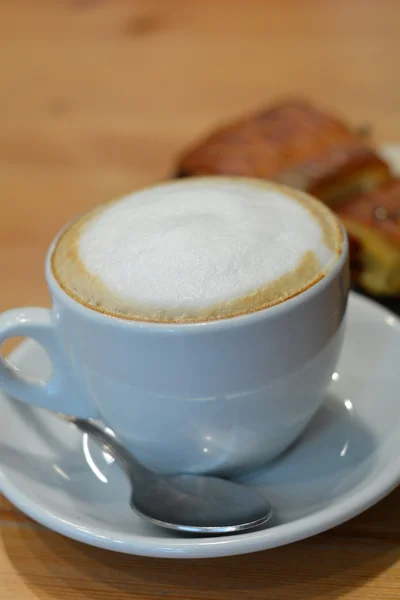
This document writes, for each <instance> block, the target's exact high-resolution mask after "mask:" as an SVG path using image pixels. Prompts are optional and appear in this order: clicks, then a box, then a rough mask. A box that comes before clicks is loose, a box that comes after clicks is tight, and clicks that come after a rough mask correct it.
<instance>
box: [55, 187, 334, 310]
mask: <svg viewBox="0 0 400 600" xmlns="http://www.w3.org/2000/svg"><path fill="white" fill-rule="evenodd" d="M283 190H284V188H280V187H279V186H268V185H264V184H262V183H260V184H257V183H253V184H251V185H250V184H249V182H248V181H247V180H241V179H229V178H227V179H224V178H204V179H201V178H200V179H188V180H180V181H178V182H169V183H168V184H165V185H159V186H156V187H153V188H149V189H144V190H142V191H139V192H136V193H133V194H131V195H129V196H126V197H124V198H122V199H120V200H118V201H116V202H113V203H110V204H108V205H105V206H104V207H102V208H101V210H98V211H96V212H94V213H93V215H92V216H90V218H89V219H86V221H84V222H83V224H82V226H81V228H80V229H79V231H78V230H77V231H78V233H77V234H76V236H77V237H76V239H75V243H76V244H77V255H78V261H81V266H82V268H81V271H84V272H86V274H87V282H86V284H85V285H86V287H85V285H83V284H82V286H81V288H82V289H78V288H79V285H77V284H76V282H77V281H78V279H79V278H75V277H74V274H73V273H72V272H71V271H69V272H68V273H69V274H67V275H66V276H63V273H62V268H58V267H57V262H55V263H54V264H55V270H56V271H57V270H58V272H59V279H61V280H64V281H61V283H63V284H65V287H67V291H70V292H71V293H73V294H75V295H76V296H78V299H80V300H83V301H84V302H85V303H88V304H89V305H92V306H93V307H94V308H100V309H104V311H105V312H107V311H108V312H111V313H113V314H117V315H120V316H121V315H123V316H128V317H130V318H139V319H141V318H143V319H150V320H172V321H173V320H178V321H179V320H196V319H197V320H202V319H203V318H207V317H208V316H209V317H211V318H221V317H227V316H233V315H234V314H238V312H239V313H240V311H241V309H240V308H239V305H240V301H241V299H243V298H245V299H246V298H249V299H250V300H251V298H252V296H254V297H255V296H257V294H258V295H259V293H260V291H262V290H268V289H269V288H270V289H271V290H272V296H271V293H270V294H269V295H268V294H267V296H266V298H267V301H266V300H265V299H264V301H265V302H266V303H267V304H274V303H276V302H280V301H282V300H283V299H285V297H289V296H290V295H293V294H294V293H298V292H299V291H301V289H304V288H305V287H307V286H308V285H310V284H312V283H313V281H315V280H316V279H318V277H319V276H320V275H321V273H324V272H325V271H326V270H327V269H329V267H330V265H331V264H332V261H333V260H334V259H335V257H336V256H337V252H336V249H335V245H334V244H333V245H332V244H331V243H330V242H329V235H328V237H327V235H326V231H327V229H326V228H327V227H328V230H329V227H330V228H331V238H330V239H331V241H332V239H335V238H334V235H335V234H332V232H333V229H332V228H333V227H334V226H336V227H337V223H336V221H334V217H332V216H331V214H330V213H329V211H327V209H325V208H324V207H321V208H320V207H319V206H318V207H317V203H316V202H315V206H316V207H317V208H318V210H319V211H321V210H322V213H321V212H320V213H318V211H317V212H313V211H312V210H310V207H311V208H312V207H313V204H312V203H313V202H314V201H313V200H312V199H308V202H306V203H304V202H301V201H299V199H298V198H297V197H300V196H301V195H300V196H299V194H297V193H296V194H297V196H291V195H289V193H288V191H287V190H286V191H283ZM296 198H297V199H296ZM308 203H311V204H308ZM314 208H315V207H314ZM324 211H325V212H324ZM329 219H331V220H332V222H334V224H332V222H329ZM332 235H333V238H332ZM336 235H337V233H336ZM336 241H337V240H336ZM68 243H71V242H68ZM56 255H57V250H56ZM307 257H312V258H313V260H311V261H309V262H310V265H311V267H310V268H307V269H305V270H304V275H302V274H301V272H300V278H299V277H297V278H296V277H294V279H293V277H292V275H293V274H295V273H296V269H298V268H299V265H301V264H302V261H303V262H304V260H306V259H307ZM306 263H307V260H306ZM59 264H62V265H64V266H65V260H64V259H62V258H61V259H60V261H59ZM307 264H308V263H307ZM80 275H82V273H81V274H80ZM285 277H286V278H288V277H289V279H287V281H290V282H292V283H291V284H290V285H289V288H290V289H287V287H288V286H287V285H286V284H284V286H283V290H282V286H281V287H280V286H279V285H278V286H276V283H277V282H279V281H283V282H285V281H286V280H285ZM290 277H292V279H290ZM66 279H69V281H66ZM293 282H294V283H293ZM296 288H297V289H296ZM274 289H275V290H276V295H277V297H273V295H274V294H273V291H274ZM87 296H92V297H87ZM238 302H239V304H237V303H238ZM246 302H247V301H246V300H245V304H244V311H245V312H246V311H247V305H246ZM235 306H236V308H235ZM248 306H249V307H250V309H251V310H253V308H252V305H251V303H250V304H248ZM259 308H262V306H256V305H254V309H255V310H257V309H259ZM250 309H249V311H250Z"/></svg>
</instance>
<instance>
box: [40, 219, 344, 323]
mask: <svg viewBox="0 0 400 600" xmlns="http://www.w3.org/2000/svg"><path fill="white" fill-rule="evenodd" d="M335 217H336V218H337V221H338V225H339V227H340V230H341V233H342V244H341V253H340V256H339V257H338V259H337V260H336V262H335V264H334V265H333V267H332V268H331V269H330V271H329V272H328V273H327V274H326V275H325V276H324V277H322V278H321V279H319V280H318V281H317V282H316V283H314V284H312V285H310V286H309V287H308V288H307V289H306V290H304V291H301V292H298V293H297V294H296V295H294V296H291V297H290V298H288V299H287V300H284V301H283V302H279V303H278V304H274V305H272V306H267V307H265V308H261V309H260V310H256V311H254V312H251V313H247V314H243V315H236V316H233V317H227V318H223V319H214V320H210V321H193V322H189V323H178V322H176V323H174V322H165V323H164V322H156V321H139V320H135V319H124V318H122V317H117V316H113V315H108V314H106V313H103V312H99V311H96V310H94V309H93V308H90V307H88V306H85V305H84V304H81V303H80V302H78V301H77V300H75V299H74V298H72V296H70V295H69V294H67V292H66V291H65V290H64V289H63V288H62V287H61V285H60V284H59V283H58V281H57V279H56V278H55V276H54V274H53V271H52V268H51V257H52V254H53V251H54V248H55V246H56V243H57V241H58V238H59V237H60V236H61V235H62V233H63V232H64V230H65V229H66V228H67V227H68V226H69V224H67V225H66V226H65V227H64V228H63V229H62V230H61V231H60V232H59V233H58V235H57V236H56V237H55V239H54V240H53V242H52V244H51V245H50V248H49V250H48V252H47V255H46V265H45V274H46V281H47V284H48V286H49V289H50V292H51V294H52V296H54V297H56V298H57V299H58V300H60V301H61V302H62V303H63V304H65V305H66V306H67V307H68V308H69V309H70V310H73V311H76V312H78V313H81V315H82V316H84V317H85V318H86V319H88V320H89V321H92V322H97V323H99V324H101V325H103V326H104V325H105V326H111V327H122V328H124V329H126V328H129V329H133V330H141V331H142V332H143V331H149V332H153V333H169V334H171V333H177V334H180V333H206V332H207V333H210V332H211V331H215V332H216V331H220V330H226V329H229V328H236V327H241V326H247V325H256V324H257V323H258V322H259V321H262V320H264V319H273V318H275V317H279V316H281V315H282V314H284V313H290V312H292V311H293V310H296V308H297V307H298V306H300V305H302V304H304V303H306V302H308V301H310V300H312V299H313V298H314V297H315V296H317V295H318V294H320V293H322V292H323V290H324V289H326V288H327V287H328V286H329V284H330V283H331V282H332V281H333V280H334V279H336V278H337V277H338V275H339V274H340V273H341V271H342V270H343V268H344V267H345V265H346V263H347V259H348V237H347V233H346V230H345V228H344V225H343V223H342V222H341V221H340V219H339V217H337V215H335Z"/></svg>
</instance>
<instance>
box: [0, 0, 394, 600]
mask: <svg viewBox="0 0 400 600" xmlns="http://www.w3.org/2000/svg"><path fill="white" fill-rule="evenodd" d="M399 67H400V2H399V1H398V0H392V1H391V0H335V1H331V0H298V1H296V0H276V1H275V0H269V1H267V0H266V1H262V0H247V1H246V0H241V1H232V0H219V1H218V0H217V1H215V0H214V1H212V0H179V1H178V0H176V1H173V0H158V1H157V0H143V1H134V0H132V1H128V0H125V1H124V0H108V1H107V0H103V1H101V0H97V1H96V0H63V1H61V0H25V1H23V0H0V82H1V84H0V85H1V87H0V276H1V284H0V289H1V294H0V310H5V309H7V308H11V307H14V306H18V305H30V304H33V305H36V304H39V305H48V304H49V299H48V295H47V291H46V286H45V283H44V279H43V260H44V256H45V252H46V248H47V246H48V245H49V243H50V241H51V239H52V237H53V236H54V235H55V233H56V232H57V230H58V229H59V228H60V227H61V226H62V225H63V224H64V223H65V221H67V220H68V219H70V218H71V217H72V216H73V215H75V214H76V213H79V212H82V211H84V210H86V209H88V208H89V207H91V206H93V205H94V204H96V203H98V202H100V201H103V200H106V199H109V198H111V197H113V196H115V195H117V194H121V193H123V192H127V191H129V190H131V189H133V188H136V187H137V186H140V185H142V184H145V183H148V182H151V181H154V180H157V179H160V178H163V177H165V176H167V175H168V173H170V172H171V171H172V169H173V166H174V161H175V160H176V154H177V152H179V151H180V150H181V149H182V148H183V147H185V145H186V144H188V143H191V142H192V141H193V139H194V138H196V136H198V135H201V134H202V133H203V132H205V131H206V130H207V129H208V128H210V127H212V126H214V125H215V124H217V123H220V122H221V121H222V120H228V119H230V118H231V117H234V116H236V115H237V114H239V113H241V112H244V111H247V110H250V109H252V108H255V107H258V106H260V105H262V104H263V103H268V102H269V101H271V100H273V99H275V98H279V97H280V96H282V95H287V94H298V93H301V94H304V95H306V96H309V97H311V98H313V99H314V100H315V101H317V102H318V103H322V104H323V105H325V106H327V107H332V108H335V109H337V110H338V111H339V113H342V114H344V115H346V116H347V117H348V118H349V119H351V120H352V121H353V122H354V123H356V124H357V123H360V124H363V123H371V124H372V125H373V129H374V133H375V138H376V140H377V141H383V140H393V141H396V140H400V68H399ZM9 348H10V345H9V346H7V347H6V348H5V351H7V350H8V349H9ZM239 597H243V598H248V599H255V600H257V599H263V600H317V599H322V598H324V599H327V598H329V599H348V600H356V599H357V600H358V599H364V600H366V599H373V600H389V599H390V600H395V599H399V598H400V491H396V492H394V493H393V494H391V496H390V497H389V498H387V499H386V500H384V501H383V502H381V503H380V504H379V505H378V506H376V507H375V508H373V509H372V510H370V511H368V512H367V513H365V514H364V515H362V516H360V517H359V518H357V519H354V520H353V521H351V522H349V523H347V524H346V525H344V526H342V527H339V528H336V529H335V530H333V531H331V532H328V533H326V534H324V535H320V536H318V537H316V538H314V539H311V540H307V541H305V542H301V543H298V544H295V545H292V546H289V547H286V548H280V549H277V550H272V551H268V552H263V553H259V554H254V555H248V556H242V557H235V558H227V559H214V560H203V561H175V560H168V561H167V560H158V559H147V558H139V557H129V556H123V555H116V554H112V553H109V552H106V551H101V550H97V549H93V548H89V547H85V546H83V545H79V544H78V543H76V542H73V541H70V540H68V539H64V538H62V537H61V536H59V535H57V534H55V533H53V532H50V531H47V530H45V529H44V528H42V527H40V526H39V525H36V524H34V523H32V522H31V521H29V520H28V519H26V518H25V517H24V516H23V515H21V514H20V513H18V512H17V511H16V510H15V509H14V508H13V507H12V506H11V505H10V504H9V503H8V502H7V501H6V500H5V499H1V501H0V599H1V600H34V599H35V600H37V599H39V600H50V599H51V600H53V599H54V600H58V599H60V600H64V599H68V600H69V599H78V600H83V599H89V600H91V599H93V600H127V599H128V598H129V599H143V600H145V599H146V600H147V599H148V600H152V599H155V598H176V599H182V600H191V599H212V600H217V599H218V600H231V599H232V600H233V599H236V598H239Z"/></svg>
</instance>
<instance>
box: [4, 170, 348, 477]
mask: <svg viewBox="0 0 400 600" xmlns="http://www.w3.org/2000/svg"><path fill="white" fill-rule="evenodd" d="M347 263H348V248H347V238H346V235H345V233H344V230H343V228H342V226H341V224H340V222H339V221H338V219H337V218H336V216H335V215H333V213H331V212H330V210H329V209H328V208H327V207H325V206H324V205H322V204H321V203H320V202H318V201H317V200H315V199H314V198H312V197H310V196H308V195H306V194H304V193H302V192H299V191H294V190H291V189H290V188H287V187H284V186H280V185H276V184H272V183H268V182H261V181H258V180H252V179H247V178H229V177H199V178H189V179H183V180H179V181H170V182H166V183H165V182H164V183H162V184H158V185H155V186H152V187H149V188H145V189H143V190H139V191H137V192H134V193H132V194H129V195H128V196H125V197H123V198H120V199H118V200H114V201H111V202H109V203H106V204H104V205H101V206H99V207H96V208H95V209H93V210H92V211H90V212H89V213H87V214H86V215H83V216H80V217H79V218H77V219H76V220H75V221H73V222H72V223H70V224H68V225H67V226H66V228H65V229H64V230H63V231H62V232H61V233H59V235H58V236H57V237H56V239H55V240H54V242H53V243H52V245H51V247H50V249H49V252H48V254H47V258H46V279H47V284H48V288H49V291H50V294H51V299H52V308H51V309H50V310H48V309H45V308H33V307H25V308H18V309H13V310H10V311H7V312H5V313H3V314H2V315H1V316H0V345H1V343H2V342H3V341H5V340H6V339H8V338H10V337H13V336H26V337H30V338H33V339H35V340H36V341H37V342H38V343H39V344H40V345H42V346H43V347H44V348H45V350H46V351H47V353H48V355H49V357H50V360H51V362H52V375H51V376H50V378H49V379H47V380H46V381H36V382H33V381H31V380H28V379H27V378H24V376H23V373H20V371H19V370H18V369H17V368H15V367H14V366H13V365H12V364H10V362H9V361H7V360H4V359H1V358H0V385H1V386H2V387H3V389H4V390H5V391H6V392H8V393H9V394H10V395H12V396H13V397H15V398H17V399H18V400H21V401H24V402H26V403H28V404H32V405H35V406H38V407H41V408H45V409H49V410H52V411H56V412H59V413H65V414H68V415H71V416H75V417H79V418H87V419H90V418H92V419H100V420H101V421H102V422H103V423H104V424H105V425H106V426H107V427H110V428H111V429H112V430H113V431H114V432H115V433H116V435H117V436H118V437H119V438H120V439H121V441H122V442H123V443H124V444H125V445H126V447H127V448H128V449H129V450H130V451H131V452H132V453H133V454H134V456H135V457H136V458H137V459H138V460H139V461H141V462H142V463H143V464H144V465H146V466H147V467H149V468H150V469H153V470H156V471H159V472H165V473H176V472H187V473H217V474H222V475H234V474H235V473H240V472H244V471H248V470H251V469H254V468H258V467H260V466H262V465H263V464H265V463H266V462H268V461H270V460H271V459H273V458H275V457H276V456H278V455H279V454H280V453H281V452H283V451H284V450H285V449H286V448H288V447H289V446H290V445H291V444H292V443H293V442H294V441H295V440H296V438H297V437H298V436H299V435H300V434H301V433H302V432H303V431H304V429H305V428H306V427H307V425H308V423H309V422H310V420H311V419H312V417H313V415H314V414H315V413H316V411H317V410H318V408H319V407H320V406H321V404H322V403H323V399H324V393H325V391H326V388H327V386H328V384H329V382H330V380H331V376H332V373H333V372H334V370H335V366H336V362H337V359H338V355H339V352H340V348H341V344H342V340H343V334H344V323H345V318H344V317H345V311H346V303H347V295H348V287H349V276H348V264H347Z"/></svg>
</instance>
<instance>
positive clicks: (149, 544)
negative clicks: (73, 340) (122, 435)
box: [0, 294, 400, 558]
mask: <svg viewBox="0 0 400 600" xmlns="http://www.w3.org/2000/svg"><path fill="white" fill-rule="evenodd" d="M399 356H400V320H399V319H398V318H397V317H396V316H394V315H393V314H391V313H390V312H389V311H387V310H386V309H384V308H382V307H380V306H379V305H377V304H375V303H373V302H371V301H369V300H365V299H363V298H362V297H360V296H357V295H355V294H352V295H351V298H350V303H349V314H348V331H347V337H346V341H345V347H344V350H343V353H342V357H341V360H340V364H339V367H338V372H337V373H335V374H334V375H333V381H332V386H331V388H330V391H329V394H328V395H327V398H326V402H325V405H324V407H323V408H322V409H321V410H320V412H319V413H318V414H317V416H316V418H315V419H314V421H313V423H312V424H311V426H310V427H309V428H308V430H307V432H306V433H305V434H304V435H303V437H302V438H301V439H300V440H299V441H298V442H297V444H296V445H295V446H294V447H293V448H292V449H291V450H290V451H289V452H287V453H286V454H285V455H284V456H282V457H281V458H280V459H279V460H277V461H276V462H275V463H274V464H273V465H270V466H268V467H265V468H264V469H263V470H261V471H259V472H257V473H255V474H254V473H253V474H251V475H247V476H246V477H245V478H242V479H243V480H245V481H246V483H247V484H248V485H252V486H256V487H257V488H258V489H259V491H261V493H262V494H265V495H266V496H267V497H268V498H269V499H270V501H271V502H272V504H273V506H274V509H275V513H276V516H275V520H274V522H273V524H272V525H271V526H270V527H268V528H265V529H260V530H258V531H254V532H251V533H243V534H239V535H235V536H224V537H214V538H195V537H190V536H188V535H186V536H185V535H183V534H175V533H171V532H166V531H163V530H161V529H158V528H156V527H154V526H152V525H150V524H148V523H146V522H144V521H142V520H141V519H140V517H138V516H137V515H136V514H135V513H133V512H132V510H131V509H130V508H129V505H128V497H129V487H128V484H127V482H126V480H125V477H124V475H123V473H122V472H121V471H120V470H119V468H118V467H117V466H116V465H115V464H113V463H112V459H111V457H109V456H108V455H107V454H105V453H102V452H101V451H100V450H99V449H98V448H97V447H96V446H95V445H94V444H92V443H91V442H89V443H88V440H87V438H86V437H85V436H82V434H81V433H79V432H78V431H77V430H76V429H75V428H74V426H73V425H70V424H68V423H66V422H64V421H62V420H60V419H58V418H57V417H56V416H55V415H53V414H50V413H48V412H46V411H44V410H40V409H33V408H30V407H27V406H25V405H23V404H21V403H19V402H17V401H15V400H12V399H10V398H8V397H7V396H5V395H4V394H0V410H1V419H0V440H1V442H0V489H1V491H2V492H3V493H4V495H5V496H7V498H9V500H11V502H13V503H14V504H15V505H16V506H17V507H18V508H20V509H21V510H22V511H23V512H25V513H26V514H27V515H29V516H30V517H32V518H33V519H36V520H37V521H39V522H40V523H42V524H44V525H46V526H47V527H50V528H51V529H54V530H55V531H58V532H59V533H62V534H64V535H66V536H69V537H71V538H74V539H77V540H79V541H81V542H86V543H88V544H92V545H94V546H100V547H103V548H108V549H110V550H116V551H119V552H127V553H132V554H143V555H151V556H165V557H167V556H168V557H175V558H179V557H182V558H189V557H212V556H225V555H232V554H242V553H246V552H254V551H258V550H264V549H265V548H273V547H276V546H280V545H283V544H288V543H290V542H294V541H296V540H300V539H302V538H306V537H308V536H311V535H314V534H316V533H319V532H322V531H325V530H326V529H329V528H331V527H333V526H334V525H338V524H339V523H342V522H343V521H346V520H347V519H350V518H351V517H354V516H355V515H357V514H359V513H360V512H362V511H363V510H365V509H366V508H368V507H370V506H372V505H373V504H374V503H375V502H377V501H378V500H380V499H381V498H382V497H383V496H385V495H386V494H388V493H389V492H390V491H391V490H392V489H393V488H394V487H395V486H396V485H397V484H398V483H399V482H400V401H399V389H400V370H399V368H398V366H399ZM11 360H12V362H14V363H15V364H17V365H18V366H19V367H20V368H21V369H22V370H23V371H24V372H25V373H28V374H29V375H31V376H33V377H35V376H37V375H39V374H40V375H43V374H45V372H46V371H48V369H49V363H48V359H47V357H46V355H45V354H44V352H43V350H42V349H41V348H40V347H39V346H37V345H36V344H35V343H33V342H32V341H29V342H25V343H24V344H22V345H21V346H20V347H19V348H18V349H17V350H16V351H15V352H14V353H13V354H12V357H11Z"/></svg>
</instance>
